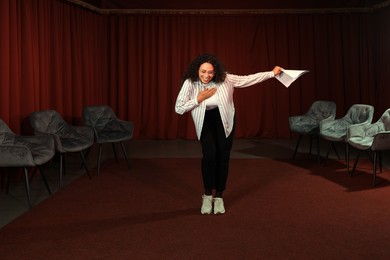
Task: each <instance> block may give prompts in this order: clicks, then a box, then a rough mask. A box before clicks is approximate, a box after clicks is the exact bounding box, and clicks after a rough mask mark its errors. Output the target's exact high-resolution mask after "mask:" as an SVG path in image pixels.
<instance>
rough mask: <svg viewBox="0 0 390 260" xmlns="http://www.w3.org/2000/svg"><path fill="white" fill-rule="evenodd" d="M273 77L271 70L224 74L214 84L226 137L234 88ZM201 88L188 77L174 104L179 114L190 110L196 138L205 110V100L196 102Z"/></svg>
mask: <svg viewBox="0 0 390 260" xmlns="http://www.w3.org/2000/svg"><path fill="white" fill-rule="evenodd" d="M273 77H274V73H273V72H272V71H268V72H258V73H255V74H251V75H246V76H239V75H233V74H226V78H225V81H224V82H222V83H219V84H215V87H216V88H217V92H216V95H218V96H217V97H218V100H219V104H218V108H219V111H220V113H221V119H222V123H223V126H224V129H225V134H226V137H228V136H229V135H230V133H231V132H232V129H233V123H234V113H235V110H234V102H233V92H234V88H244V87H249V86H252V85H255V84H257V83H260V82H262V81H265V80H267V79H270V78H273ZM203 88H204V86H203V85H202V84H200V81H195V82H192V81H191V80H190V79H187V80H185V81H184V83H183V85H182V87H181V90H180V92H179V95H178V96H177V99H176V105H175V111H176V113H178V114H180V115H182V114H184V113H185V112H188V111H191V115H192V119H193V120H194V124H195V130H196V135H197V137H198V139H200V135H201V133H202V127H203V120H204V115H205V112H206V102H201V103H198V100H197V96H198V93H199V92H200V91H202V89H203Z"/></svg>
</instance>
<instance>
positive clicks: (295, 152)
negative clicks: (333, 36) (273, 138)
mask: <svg viewBox="0 0 390 260" xmlns="http://www.w3.org/2000/svg"><path fill="white" fill-rule="evenodd" d="M301 139H302V135H299V138H298V141H297V144H296V145H295V151H294V154H293V159H295V156H296V155H297V151H298V146H299V144H300V143H301Z"/></svg>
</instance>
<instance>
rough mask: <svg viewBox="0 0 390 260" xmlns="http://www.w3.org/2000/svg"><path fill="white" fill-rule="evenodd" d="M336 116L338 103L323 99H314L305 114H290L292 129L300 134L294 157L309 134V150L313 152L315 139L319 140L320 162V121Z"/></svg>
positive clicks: (289, 119)
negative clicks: (303, 139)
mask: <svg viewBox="0 0 390 260" xmlns="http://www.w3.org/2000/svg"><path fill="white" fill-rule="evenodd" d="M335 117H336V103H334V102H332V101H322V100H317V101H314V102H313V104H312V105H311V107H310V109H309V110H308V111H307V112H306V113H305V114H303V115H296V116H290V117H289V118H288V121H289V124H290V130H291V131H292V132H295V133H298V134H299V137H298V141H297V144H296V146H295V150H294V154H293V159H295V156H296V154H297V151H298V147H299V144H300V142H301V140H302V137H303V136H309V137H310V150H309V152H310V154H311V149H312V143H313V139H315V140H316V142H317V159H318V162H320V144H319V122H320V121H322V120H324V119H334V118H335Z"/></svg>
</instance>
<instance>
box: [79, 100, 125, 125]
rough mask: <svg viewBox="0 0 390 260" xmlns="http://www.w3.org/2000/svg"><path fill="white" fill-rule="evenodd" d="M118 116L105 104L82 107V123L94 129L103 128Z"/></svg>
mask: <svg viewBox="0 0 390 260" xmlns="http://www.w3.org/2000/svg"><path fill="white" fill-rule="evenodd" d="M117 120H118V118H117V116H116V114H115V113H114V111H113V110H112V109H111V108H110V107H109V106H106V105H101V106H88V107H84V108H83V124H84V125H86V126H91V127H92V128H94V129H96V130H101V129H104V128H105V127H106V126H107V125H109V124H112V123H114V122H115V121H117Z"/></svg>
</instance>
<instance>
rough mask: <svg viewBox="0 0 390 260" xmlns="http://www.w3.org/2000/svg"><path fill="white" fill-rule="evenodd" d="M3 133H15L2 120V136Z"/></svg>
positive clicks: (0, 121)
mask: <svg viewBox="0 0 390 260" xmlns="http://www.w3.org/2000/svg"><path fill="white" fill-rule="evenodd" d="M2 133H13V132H12V130H11V129H10V128H9V126H8V125H7V124H6V123H5V122H4V121H3V120H2V119H0V134H2Z"/></svg>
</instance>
